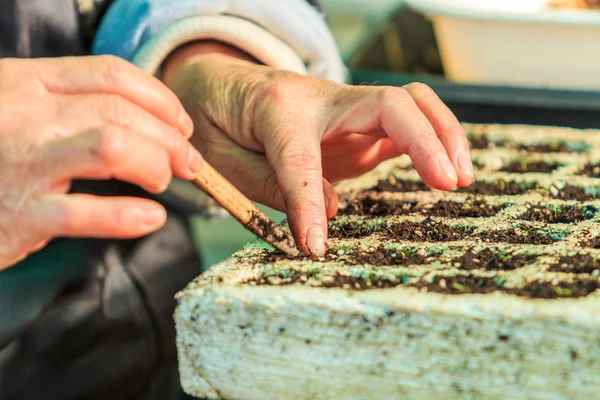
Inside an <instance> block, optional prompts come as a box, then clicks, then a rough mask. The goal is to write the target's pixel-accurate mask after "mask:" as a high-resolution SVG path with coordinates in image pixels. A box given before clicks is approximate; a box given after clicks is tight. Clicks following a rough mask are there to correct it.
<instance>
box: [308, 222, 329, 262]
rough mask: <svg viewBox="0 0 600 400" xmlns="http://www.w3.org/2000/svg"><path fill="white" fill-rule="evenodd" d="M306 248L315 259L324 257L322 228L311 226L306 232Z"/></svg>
mask: <svg viewBox="0 0 600 400" xmlns="http://www.w3.org/2000/svg"><path fill="white" fill-rule="evenodd" d="M306 246H307V247H308V250H310V252H311V253H312V254H313V255H314V256H316V257H323V256H324V255H325V235H324V234H323V228H321V227H320V226H313V227H312V228H310V229H309V230H308V232H307V233H306Z"/></svg>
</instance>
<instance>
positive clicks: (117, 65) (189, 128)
mask: <svg viewBox="0 0 600 400" xmlns="http://www.w3.org/2000/svg"><path fill="white" fill-rule="evenodd" d="M37 61H38V63H36V64H34V65H35V66H36V68H35V69H36V71H37V74H38V77H39V79H40V80H41V81H42V82H43V84H44V85H45V86H46V89H47V90H48V91H50V92H53V93H60V94H92V93H105V94H116V95H119V96H121V97H124V98H126V99H127V100H129V101H131V102H133V103H135V104H137V105H139V106H140V107H142V108H144V109H145V110H146V111H148V112H150V113H152V114H154V115H155V116H156V117H157V118H160V119H161V120H163V121H164V122H166V123H167V124H169V125H172V126H175V127H177V128H178V129H179V130H180V131H181V133H182V134H183V135H184V136H185V137H186V138H189V137H191V135H192V133H193V122H192V119H191V118H190V116H189V115H188V114H187V112H186V111H185V109H184V108H183V105H182V104H181V102H180V101H179V99H178V98H177V96H176V95H175V94H174V93H173V92H172V91H171V90H170V89H169V88H168V87H167V86H166V85H164V84H163V83H162V82H161V81H160V80H158V79H157V78H155V77H154V76H152V75H150V74H147V73H145V72H144V71H142V70H141V69H139V68H137V67H136V66H135V65H133V64H131V63H129V62H127V61H125V60H123V59H121V58H118V57H114V56H89V57H62V58H60V59H52V58H48V59H44V60H37Z"/></svg>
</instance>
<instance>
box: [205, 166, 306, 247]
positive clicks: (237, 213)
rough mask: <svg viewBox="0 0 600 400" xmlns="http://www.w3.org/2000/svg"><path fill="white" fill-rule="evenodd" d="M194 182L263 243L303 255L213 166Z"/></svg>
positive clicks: (288, 236) (287, 237)
mask: <svg viewBox="0 0 600 400" xmlns="http://www.w3.org/2000/svg"><path fill="white" fill-rule="evenodd" d="M193 182H194V184H195V185H196V186H198V187H199V188H200V189H201V190H202V191H204V192H205V193H206V194H208V195H209V196H210V197H212V198H213V199H214V200H215V201H216V202H217V203H219V205H220V206H221V207H223V208H224V209H225V210H227V211H228V212H229V214H231V215H232V216H233V217H234V218H235V219H236V220H238V221H239V222H240V223H241V224H242V225H244V227H246V229H248V230H249V231H251V232H252V233H254V234H255V235H257V236H258V237H260V238H261V239H262V240H264V241H265V242H267V243H269V244H270V245H272V246H273V247H275V248H276V249H279V250H281V251H282V252H284V253H285V254H287V255H289V256H292V257H295V256H297V255H298V254H299V251H298V248H297V247H296V246H295V244H294V241H293V239H292V238H291V236H290V235H289V234H288V233H287V232H286V231H284V230H283V229H282V228H281V227H279V226H277V225H276V224H275V223H274V222H273V221H272V220H271V219H269V217H267V216H266V215H265V214H264V213H263V212H262V211H260V210H259V209H258V208H257V207H256V206H255V205H254V203H253V202H252V201H250V199H248V198H247V197H246V196H244V195H243V194H242V192H240V191H239V190H238V189H237V188H236V187H235V186H233V185H232V184H231V183H230V182H229V181H228V180H227V179H225V177H224V176H223V175H221V174H220V173H219V172H218V171H217V170H215V169H214V168H213V167H212V166H211V165H209V164H208V163H205V164H204V166H203V167H202V171H201V172H200V173H199V174H198V176H196V178H195V179H194V181H193Z"/></svg>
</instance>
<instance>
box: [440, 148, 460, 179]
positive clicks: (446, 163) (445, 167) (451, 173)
mask: <svg viewBox="0 0 600 400" xmlns="http://www.w3.org/2000/svg"><path fill="white" fill-rule="evenodd" d="M438 163H439V164H440V168H441V169H442V171H443V172H444V174H446V176H447V177H448V178H450V180H452V181H454V182H457V181H458V176H457V175H456V170H455V169H454V165H452V163H451V162H450V160H448V156H447V155H445V154H440V155H439V156H438Z"/></svg>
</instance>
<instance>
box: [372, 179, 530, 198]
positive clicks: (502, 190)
mask: <svg viewBox="0 0 600 400" xmlns="http://www.w3.org/2000/svg"><path fill="white" fill-rule="evenodd" d="M535 188H536V185H533V184H518V183H516V182H506V181H503V180H498V181H495V182H483V181H476V182H473V183H472V184H471V185H470V186H468V187H466V188H458V189H456V190H455V191H456V192H458V193H469V194H474V195H490V196H502V195H504V196H514V195H520V194H524V193H527V192H528V191H530V190H532V189H535ZM371 190H373V191H375V192H390V193H410V192H423V191H430V190H431V189H429V187H427V185H425V183H423V182H421V181H418V182H415V181H406V180H398V179H395V178H389V179H384V180H380V181H379V182H378V183H377V185H376V186H375V187H373V188H372V189H371Z"/></svg>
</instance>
